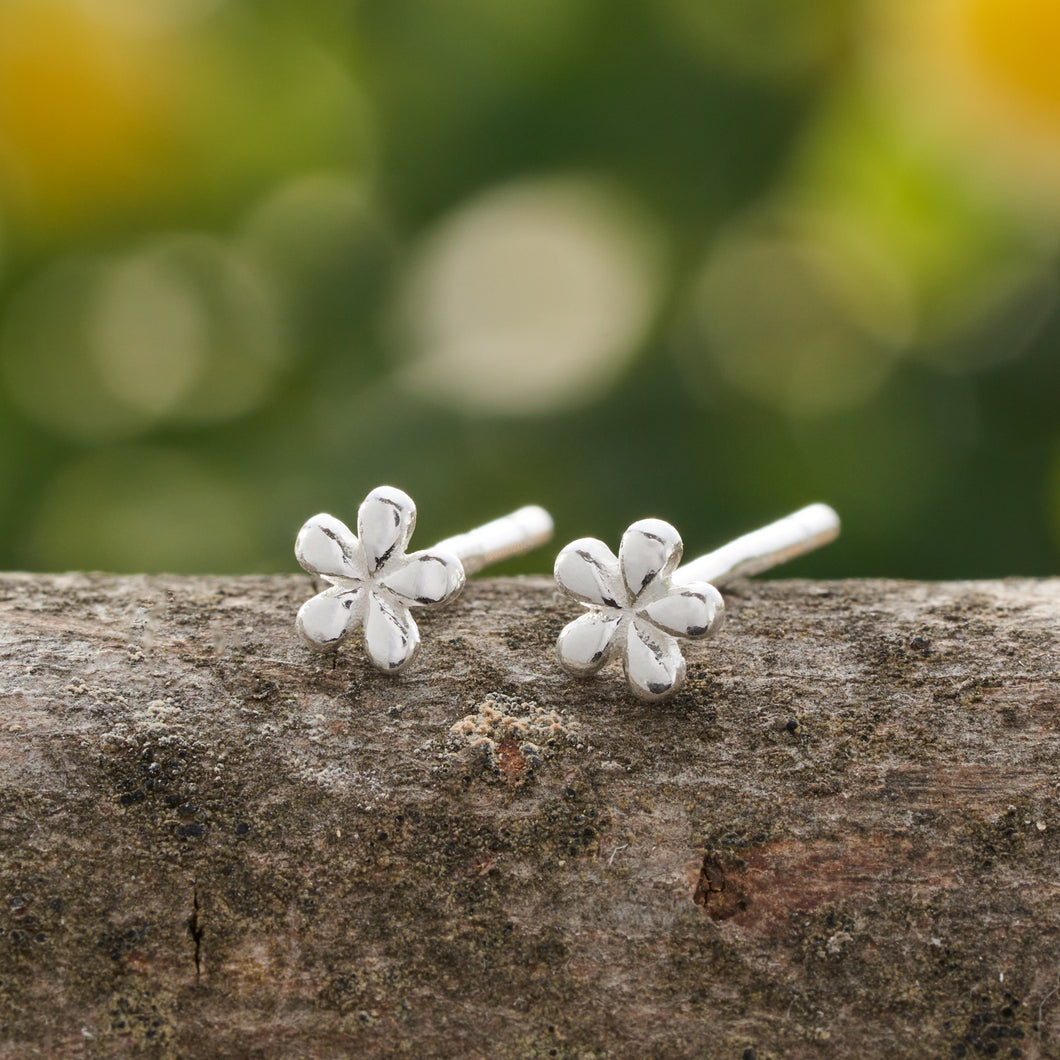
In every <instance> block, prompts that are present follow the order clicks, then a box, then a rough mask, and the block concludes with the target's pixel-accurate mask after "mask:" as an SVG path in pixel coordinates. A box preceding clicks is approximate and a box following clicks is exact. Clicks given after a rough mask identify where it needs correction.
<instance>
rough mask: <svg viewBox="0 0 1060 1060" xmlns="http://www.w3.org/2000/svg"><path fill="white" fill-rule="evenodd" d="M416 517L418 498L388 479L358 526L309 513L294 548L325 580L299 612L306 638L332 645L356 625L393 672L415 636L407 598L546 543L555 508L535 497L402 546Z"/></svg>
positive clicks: (421, 601) (447, 586)
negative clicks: (416, 545) (477, 522)
mask: <svg viewBox="0 0 1060 1060" xmlns="http://www.w3.org/2000/svg"><path fill="white" fill-rule="evenodd" d="M415 527H416V505H415V503H414V502H413V500H412V498H411V497H410V496H409V495H408V494H407V493H404V492H403V491H402V490H399V489H395V488H394V487H393V486H379V487H378V488H377V489H374V490H372V492H371V493H369V494H368V496H367V497H366V498H365V499H364V502H363V503H362V504H361V507H360V509H359V510H358V512H357V534H356V535H354V534H353V532H352V531H351V530H350V528H349V527H348V526H346V524H345V523H343V522H342V521H341V520H339V519H336V518H335V517H334V516H332V515H327V514H324V513H322V514H320V515H314V516H313V518H312V519H310V520H309V521H308V522H306V524H305V525H304V526H303V527H302V529H301V530H300V531H299V532H298V538H297V540H296V541H295V545H294V554H295V556H296V557H297V559H298V562H299V563H300V564H301V565H302V566H303V567H304V568H305V569H306V570H307V571H309V573H310V574H316V575H319V576H320V577H321V578H323V579H324V580H325V581H327V582H330V583H331V588H329V589H325V590H324V591H323V592H320V593H317V595H316V596H314V597H313V598H312V599H310V600H307V601H306V602H305V603H304V604H303V605H302V607H301V609H300V610H299V612H298V618H297V619H296V622H295V624H296V626H297V628H298V632H299V633H300V634H301V637H302V639H303V640H304V641H305V642H306V644H308V645H309V646H310V647H311V648H315V649H317V650H318V651H334V650H335V649H336V648H338V646H339V645H340V644H341V643H342V642H343V641H344V640H345V639H346V638H347V637H348V636H349V635H350V633H351V632H352V631H353V630H354V629H355V628H356V627H357V626H358V625H360V626H363V627H364V646H365V650H366V651H367V653H368V658H369V659H370V660H371V661H372V663H373V664H374V665H375V666H377V667H378V668H379V669H380V670H382V671H384V672H385V673H389V674H394V673H398V672H399V671H400V670H403V669H404V668H405V667H406V666H408V664H409V663H410V662H412V660H413V658H414V657H415V655H416V652H417V650H418V649H419V646H420V634H419V630H418V629H417V628H416V623H415V622H414V621H413V618H412V615H411V614H410V613H409V608H410V607H420V606H438V605H441V604H445V603H448V602H449V601H450V600H452V599H454V598H455V597H456V596H457V594H458V593H459V592H460V590H461V589H462V588H463V587H464V581H465V578H466V577H467V575H469V574H474V573H475V572H476V571H478V570H481V569H482V568H483V567H485V566H486V565H487V564H489V563H496V562H498V561H499V560H502V559H507V558H508V557H510V556H517V555H519V554H520V553H523V552H529V551H530V550H531V549H533V548H537V546H538V545H543V544H544V543H545V542H546V541H548V540H549V538H550V537H551V536H552V517H551V516H550V515H549V514H548V512H546V511H545V510H544V508H538V507H537V506H530V507H527V508H520V509H519V510H518V511H516V512H512V513H511V514H510V515H506V516H503V517H502V518H500V519H495V520H494V521H493V522H491V523H487V524H486V525H485V526H480V527H478V528H476V529H474V530H470V531H468V532H467V533H466V534H459V535H458V536H456V537H450V538H447V539H446V540H445V541H440V542H439V543H438V544H437V545H435V546H434V547H433V548H428V549H424V550H423V551H422V552H412V553H408V552H406V549H407V548H408V544H409V539H410V538H411V537H412V531H413V530H414V529H415Z"/></svg>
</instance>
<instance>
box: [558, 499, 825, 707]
mask: <svg viewBox="0 0 1060 1060" xmlns="http://www.w3.org/2000/svg"><path fill="white" fill-rule="evenodd" d="M838 534H839V516H838V515H836V513H835V512H834V511H833V510H832V509H831V508H829V507H828V505H827V504H811V505H810V506H809V507H808V508H802V509H800V510H799V511H797V512H795V513H793V514H792V515H789V516H786V517H785V518H783V519H780V520H778V521H777V522H775V523H770V524H769V525H768V526H764V527H762V528H761V529H760V530H755V531H753V532H752V533H749V534H744V535H743V537H738V538H737V539H736V540H735V541H732V542H730V543H729V544H727V545H723V546H722V547H721V548H719V549H715V551H713V552H709V553H707V554H706V555H705V556H700V558H699V559H695V560H692V561H691V562H690V563H686V564H685V565H684V566H683V567H678V566H677V565H678V563H680V562H681V555H682V552H683V549H684V546H683V545H682V543H681V536H680V534H678V532H677V531H676V530H675V529H674V528H673V527H672V526H671V525H670V524H669V523H667V522H664V521H663V520H662V519H641V520H640V521H639V522H636V523H634V524H633V525H632V526H631V527H630V528H629V529H628V530H627V531H626V532H625V534H623V536H622V544H621V546H620V548H619V550H618V556H617V557H616V556H615V554H614V553H613V552H612V551H611V549H609V548H608V547H607V545H605V544H604V543H603V542H602V541H598V540H597V539H596V538H594V537H583V538H581V539H579V540H578V541H572V542H571V543H570V544H569V545H567V547H566V548H564V549H563V551H562V552H560V554H559V555H558V556H557V557H556V568H555V574H556V582H557V583H558V585H559V587H560V589H561V590H562V591H563V592H564V593H566V595H567V596H569V597H571V598H572V599H574V600H577V601H578V602H579V603H580V604H583V605H584V606H585V607H587V608H588V612H587V613H586V614H584V615H582V616H581V617H580V618H577V619H575V620H574V621H573V622H571V623H570V624H569V625H568V626H566V627H565V628H564V629H563V631H562V632H561V633H560V635H559V639H558V640H557V641H556V652H557V654H558V656H559V661H560V663H561V664H562V665H563V667H564V669H566V670H567V671H568V672H569V673H571V674H573V675H574V676H575V677H589V676H592V675H593V674H595V673H597V672H598V671H599V670H600V669H601V668H602V667H603V666H604V664H605V663H607V661H608V660H609V659H610V658H612V656H613V655H615V654H616V652H620V653H621V655H622V665H623V668H624V669H625V672H626V682H627V684H628V685H629V688H630V691H632V692H633V694H634V695H636V696H637V697H638V698H640V699H643V700H647V701H651V702H659V701H661V700H664V699H667V698H668V697H669V696H672V695H673V694H674V693H675V692H677V691H678V690H679V689H680V688H681V686H682V685H683V684H684V681H685V660H684V657H683V656H682V654H681V649H680V647H679V645H678V642H677V638H678V637H683V638H688V639H693V640H694V639H698V638H701V637H708V636H710V635H711V634H712V633H714V632H715V631H716V630H717V629H718V627H719V626H720V625H721V622H722V619H723V617H724V614H725V601H724V600H723V599H722V596H721V593H720V592H718V588H717V587H718V586H720V585H724V584H726V583H727V582H729V581H732V580H733V579H734V578H738V577H741V576H749V575H752V574H758V573H760V572H761V571H764V570H768V569H769V568H770V567H775V566H776V565H777V564H779V563H784V562H785V561H786V560H789V559H793V558H794V557H795V556H798V555H801V554H802V553H803V552H809V551H810V550H811V549H815V548H819V547H820V546H821V545H824V544H827V543H828V542H829V541H832V540H834V539H835V538H836V537H837V536H838Z"/></svg>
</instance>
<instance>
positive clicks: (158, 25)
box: [79, 0, 224, 36]
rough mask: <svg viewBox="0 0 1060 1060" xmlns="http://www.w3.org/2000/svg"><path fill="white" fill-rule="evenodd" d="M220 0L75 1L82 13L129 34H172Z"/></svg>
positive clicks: (217, 3) (220, 1)
mask: <svg viewBox="0 0 1060 1060" xmlns="http://www.w3.org/2000/svg"><path fill="white" fill-rule="evenodd" d="M223 2H224V0H79V3H80V6H81V7H82V8H83V9H84V11H85V12H86V13H88V14H89V15H91V16H92V17H93V18H95V19H98V20H99V21H101V22H104V23H107V24H109V25H111V26H114V27H116V28H118V29H121V30H123V31H125V32H129V33H138V34H143V35H145V36H154V35H156V34H163V33H172V32H173V31H174V30H178V29H184V28H186V27H187V26H188V25H192V24H194V23H196V22H199V21H201V20H202V19H204V18H205V17H206V16H207V15H209V14H211V13H212V12H213V11H214V10H215V9H216V8H217V7H219V6H220V5H221V3H223Z"/></svg>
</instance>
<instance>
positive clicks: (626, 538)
mask: <svg viewBox="0 0 1060 1060" xmlns="http://www.w3.org/2000/svg"><path fill="white" fill-rule="evenodd" d="M683 551H684V546H683V545H682V543H681V535H680V534H679V533H678V532H677V530H676V529H675V528H674V527H673V526H671V525H670V524H669V523H667V522H665V521H664V520H662V519H640V520H638V521H637V522H635V523H634V524H633V525H632V526H630V527H629V529H628V530H627V531H626V532H625V533H624V534H623V535H622V544H621V546H620V547H619V550H618V562H619V565H620V566H621V568H622V577H623V579H624V580H625V583H626V588H627V589H628V590H629V595H630V597H631V598H632V599H633V600H636V599H637V598H638V597H639V596H640V595H641V594H642V593H643V592H644V591H645V589H647V588H648V587H649V586H652V585H660V586H662V585H665V583H666V579H668V578H669V576H670V575H671V574H673V572H674V571H675V570H676V569H677V565H678V563H680V562H681V554H682V552H683Z"/></svg>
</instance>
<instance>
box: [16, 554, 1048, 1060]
mask: <svg viewBox="0 0 1060 1060" xmlns="http://www.w3.org/2000/svg"><path fill="white" fill-rule="evenodd" d="M309 593H310V583H309V581H308V579H306V578H302V577H289V578H284V577H280V578H188V579H178V578H146V577H124V578H117V577H104V576H82V575H69V576H61V577H38V576H28V575H7V576H2V577H0V763H2V777H0V902H2V905H0V928H2V932H0V1056H3V1057H23V1056H25V1057H29V1056H41V1055H42V1056H48V1057H96V1056H115V1055H120V1056H147V1057H154V1056H158V1057H163V1056H184V1057H186V1056H233V1057H234V1056H241V1057H242V1056H247V1057H269V1058H272V1057H277V1058H279V1057H302V1056H313V1057H349V1056H366V1055H367V1056H401V1055H407V1056H412V1057H436V1056H437V1057H448V1056H451V1057H462V1058H464V1057H467V1058H471V1057H483V1058H486V1057H488V1058H497V1057H501V1058H505V1057H568V1058H569V1057H596V1058H604V1057H616V1058H626V1057H649V1056H650V1057H719V1058H721V1057H725V1058H731V1057H735V1058H751V1057H755V1058H757V1060H765V1058H767V1057H772V1058H778V1060H779V1058H782V1057H783V1058H802V1057H837V1058H861V1057H895V1058H898V1057H901V1058H910V1057H932V1058H934V1057H948V1056H980V1055H982V1056H995V1055H996V1056H1001V1057H1008V1056H1019V1057H1023V1058H1037V1057H1047V1056H1054V1057H1055V1056H1057V1055H1060V806H1058V794H1060V793H1058V768H1057V766H1058V754H1057V751H1058V734H1060V679H1058V676H1057V672H1058V669H1060V649H1058V635H1057V630H1058V625H1060V580H1052V581H1009V582H982V583H961V584H938V585H924V584H914V583H902V582H835V583H806V582H797V581H789V582H773V583H758V584H750V583H744V584H742V585H738V586H736V587H735V589H734V592H733V593H730V594H729V622H728V624H727V626H726V627H725V628H724V629H723V630H722V632H721V634H720V635H719V637H718V638H717V639H716V640H715V641H714V642H712V643H711V644H708V645H701V646H694V647H692V648H691V649H690V650H689V652H688V653H687V654H688V658H689V675H690V679H689V682H688V685H687V687H686V690H685V691H684V692H683V693H682V694H681V695H680V696H679V697H678V698H677V699H676V700H674V701H673V702H671V703H669V704H667V705H665V706H663V707H650V706H645V705H642V704H639V703H638V702H636V701H635V700H633V699H632V698H630V697H629V696H628V695H627V694H626V693H625V691H624V688H623V686H622V684H621V682H620V681H619V680H618V679H617V678H618V675H617V674H612V679H611V680H608V681H603V682H595V683H591V684H588V685H577V684H573V683H572V682H570V681H569V680H568V679H567V678H566V677H565V676H563V674H562V673H561V672H560V671H559V670H558V668H557V667H556V666H555V664H554V663H553V662H552V657H551V643H552V641H553V640H554V638H555V635H556V633H557V632H558V631H559V629H560V628H561V626H562V625H563V623H564V622H565V621H567V620H568V619H569V618H570V617H571V616H572V615H573V614H574V613H575V611H576V609H573V608H572V607H571V606H570V605H569V604H568V603H565V602H560V601H558V600H557V599H556V598H555V597H554V594H553V591H552V588H551V586H550V584H549V583H548V582H546V581H545V580H543V579H521V580H517V579H512V580H500V581H481V582H476V583H471V584H470V585H469V586H468V589H467V591H466V592H465V594H464V596H463V597H462V598H461V599H460V601H459V602H458V603H457V604H456V605H455V606H454V607H452V608H451V609H449V610H448V611H445V612H442V613H438V614H436V615H427V616H425V617H424V619H423V621H422V623H421V627H422V628H423V630H424V633H425V647H424V650H423V652H422V654H421V656H420V658H419V660H418V662H417V664H416V665H415V667H414V669H413V670H412V672H411V673H409V674H408V676H407V677H405V678H403V679H399V680H397V681H388V680H386V679H385V678H383V677H381V676H379V675H378V674H376V673H375V672H374V671H372V670H371V669H370V668H369V667H368V666H367V665H366V664H365V663H364V661H363V657H362V655H361V653H360V651H359V650H357V649H356V647H355V646H351V647H350V648H348V649H346V650H344V651H343V653H342V654H341V655H340V656H339V657H338V658H337V659H332V658H321V657H319V656H315V655H313V654H311V653H310V652H308V651H307V650H305V649H303V648H302V647H301V646H300V645H299V644H298V643H297V642H296V640H295V637H294V636H293V633H292V618H293V615H294V612H295V610H296V608H297V606H298V604H299V603H300V602H301V601H302V600H303V599H305V598H306V597H307V596H308V595H309Z"/></svg>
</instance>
